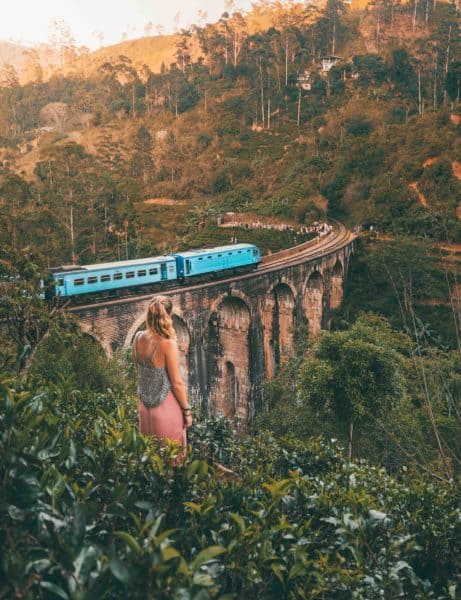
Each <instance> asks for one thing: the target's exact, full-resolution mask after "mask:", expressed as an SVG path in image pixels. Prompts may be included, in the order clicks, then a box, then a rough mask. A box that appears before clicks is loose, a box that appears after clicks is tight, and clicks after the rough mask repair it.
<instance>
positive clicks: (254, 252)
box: [253, 248, 258, 256]
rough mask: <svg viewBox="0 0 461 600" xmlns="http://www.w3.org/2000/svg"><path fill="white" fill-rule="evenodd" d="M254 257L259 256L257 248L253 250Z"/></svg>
mask: <svg viewBox="0 0 461 600" xmlns="http://www.w3.org/2000/svg"><path fill="white" fill-rule="evenodd" d="M253 256H258V250H257V248H253Z"/></svg>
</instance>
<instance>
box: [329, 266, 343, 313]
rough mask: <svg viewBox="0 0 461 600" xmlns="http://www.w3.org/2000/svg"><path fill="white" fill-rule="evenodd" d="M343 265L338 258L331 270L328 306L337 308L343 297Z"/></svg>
mask: <svg viewBox="0 0 461 600" xmlns="http://www.w3.org/2000/svg"><path fill="white" fill-rule="evenodd" d="M343 281H344V266H343V263H342V262H341V260H340V259H339V258H338V259H337V260H336V263H335V265H334V267H333V269H332V270H331V284H330V308H331V309H332V310H334V309H336V308H339V307H340V306H341V302H342V299H343Z"/></svg>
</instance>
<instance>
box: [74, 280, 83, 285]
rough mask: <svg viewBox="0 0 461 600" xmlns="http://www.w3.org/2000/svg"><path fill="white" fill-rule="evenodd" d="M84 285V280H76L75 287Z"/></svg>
mask: <svg viewBox="0 0 461 600" xmlns="http://www.w3.org/2000/svg"><path fill="white" fill-rule="evenodd" d="M84 283H85V280H84V279H74V285H83V284H84Z"/></svg>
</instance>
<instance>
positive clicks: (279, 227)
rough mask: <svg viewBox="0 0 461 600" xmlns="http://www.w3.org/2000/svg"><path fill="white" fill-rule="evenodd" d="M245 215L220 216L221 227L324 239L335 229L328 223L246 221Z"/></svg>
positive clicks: (225, 214) (219, 224) (219, 223)
mask: <svg viewBox="0 0 461 600" xmlns="http://www.w3.org/2000/svg"><path fill="white" fill-rule="evenodd" d="M242 217H243V215H239V216H238V217H237V215H236V214H235V213H224V214H221V215H219V216H218V226H219V227H229V228H233V227H243V228H245V229H269V230H273V231H287V232H290V233H294V234H295V235H307V234H309V233H316V234H317V235H318V236H319V237H323V236H324V235H327V234H328V233H330V232H331V230H332V229H333V227H332V226H331V225H329V224H328V223H323V222H320V221H314V222H313V223H312V225H294V224H289V223H283V222H272V221H264V220H260V219H257V220H255V219H254V218H252V219H251V220H244V219H243V218H242Z"/></svg>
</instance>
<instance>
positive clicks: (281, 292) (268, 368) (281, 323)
mask: <svg viewBox="0 0 461 600" xmlns="http://www.w3.org/2000/svg"><path fill="white" fill-rule="evenodd" d="M295 311H296V293H295V292H294V291H293V289H292V287H291V286H290V285H289V284H288V283H286V282H280V283H277V284H275V285H274V286H272V288H271V289H270V290H269V292H268V294H267V295H266V298H265V299H264V303H263V308H262V326H263V339H264V342H263V343H264V363H265V372H266V378H267V379H272V378H273V377H274V375H275V370H276V368H277V366H279V365H280V364H282V363H283V362H284V361H285V360H286V359H287V358H288V357H289V356H290V354H291V353H292V351H293V345H294V331H293V330H294V324H295Z"/></svg>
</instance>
